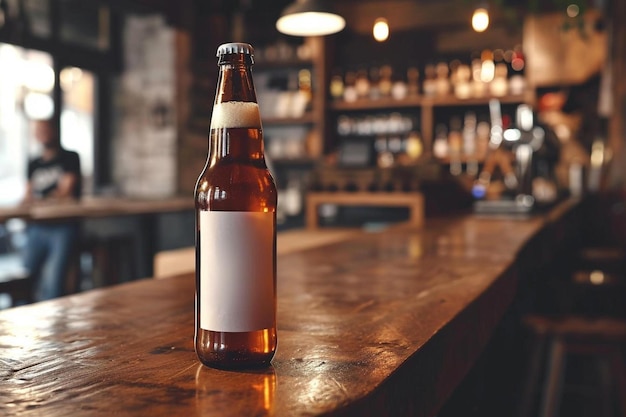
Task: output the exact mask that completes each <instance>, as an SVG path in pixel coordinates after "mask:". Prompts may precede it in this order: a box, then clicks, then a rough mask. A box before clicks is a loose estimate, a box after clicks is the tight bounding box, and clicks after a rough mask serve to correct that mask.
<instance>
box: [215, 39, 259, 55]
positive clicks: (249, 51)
mask: <svg viewBox="0 0 626 417" xmlns="http://www.w3.org/2000/svg"><path fill="white" fill-rule="evenodd" d="M226 54H246V55H250V56H254V48H253V47H252V45H250V44H248V43H240V42H231V43H225V44H222V45H220V46H219V47H218V48H217V55H216V56H218V57H219V56H222V55H226Z"/></svg>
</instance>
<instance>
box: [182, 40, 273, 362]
mask: <svg viewBox="0 0 626 417" xmlns="http://www.w3.org/2000/svg"><path fill="white" fill-rule="evenodd" d="M253 52H254V50H253V48H252V46H250V45H248V44H245V43H227V44H224V45H221V46H220V47H219V48H218V50H217V58H218V66H219V76H218V84H217V92H216V95H215V102H214V106H213V114H212V117H211V128H210V133H209V153H208V158H207V162H206V165H205V167H204V169H203V171H202V173H201V174H200V177H199V178H198V182H197V184H196V189H195V192H194V198H195V207H196V332H195V348H196V353H197V355H198V358H199V359H200V361H201V362H202V363H204V364H205V365H207V366H211V367H216V368H251V367H260V366H267V365H269V363H270V361H271V360H272V357H273V356H274V352H275V350H276V341H277V338H276V202H277V192H276V186H275V184H274V180H273V179H272V176H271V175H270V173H269V171H268V169H267V166H266V164H265V159H264V155H263V131H262V128H261V117H260V113H259V107H258V104H257V99H256V92H255V90H254V84H253V81H252V71H251V67H252V64H253Z"/></svg>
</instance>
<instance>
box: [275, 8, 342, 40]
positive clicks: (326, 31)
mask: <svg viewBox="0 0 626 417" xmlns="http://www.w3.org/2000/svg"><path fill="white" fill-rule="evenodd" d="M345 26H346V21H345V19H344V18H343V17H341V16H339V15H336V14H333V13H320V12H305V13H295V14H289V15H285V16H282V17H280V18H279V19H278V20H277V21H276V29H278V31H279V32H281V33H284V34H287V35H292V36H324V35H330V34H331V33H336V32H339V31H341V30H342V29H343V28H344V27H345Z"/></svg>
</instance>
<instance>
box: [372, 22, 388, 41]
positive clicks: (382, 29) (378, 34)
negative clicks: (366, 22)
mask: <svg viewBox="0 0 626 417" xmlns="http://www.w3.org/2000/svg"><path fill="white" fill-rule="evenodd" d="M372 33H373V35H374V39H376V40H377V41H378V42H384V41H386V40H387V38H389V23H388V22H387V19H385V18H383V17H379V18H378V19H376V21H375V22H374V27H373V28H372Z"/></svg>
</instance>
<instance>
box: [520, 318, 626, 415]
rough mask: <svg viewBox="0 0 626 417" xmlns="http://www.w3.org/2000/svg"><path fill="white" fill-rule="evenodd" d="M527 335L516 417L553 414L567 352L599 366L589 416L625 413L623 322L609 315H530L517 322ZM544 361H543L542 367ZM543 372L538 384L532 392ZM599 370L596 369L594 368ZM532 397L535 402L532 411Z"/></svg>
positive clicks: (625, 335) (625, 340) (556, 410)
mask: <svg viewBox="0 0 626 417" xmlns="http://www.w3.org/2000/svg"><path fill="white" fill-rule="evenodd" d="M523 323H524V325H525V326H526V328H527V329H528V330H529V331H530V333H531V338H532V345H531V348H532V351H531V356H530V366H529V372H528V374H527V380H526V384H525V387H524V392H523V395H522V404H521V406H520V409H519V416H520V417H530V416H533V417H535V416H539V417H557V416H559V415H560V414H559V408H560V406H561V400H562V394H563V387H564V382H565V381H564V377H565V371H566V369H567V362H568V359H569V358H571V357H572V355H580V356H581V358H582V357H585V358H587V359H592V358H595V359H596V360H598V361H600V363H602V364H603V370H604V373H602V372H600V373H601V388H602V391H601V392H600V394H601V396H602V401H601V410H600V411H601V413H597V414H596V413H594V415H595V416H599V417H604V416H611V417H613V416H618V415H619V416H626V369H625V367H624V358H623V352H622V351H623V349H624V347H625V346H626V321H624V320H620V319H615V318H597V319H593V318H586V317H580V316H565V317H547V316H538V315H531V316H527V317H525V318H524V320H523ZM544 363H545V365H544ZM542 365H543V367H544V368H545V371H544V372H543V388H542V390H541V391H540V392H539V395H537V391H538V388H539V386H540V384H541V379H542V377H541V374H542V372H541V369H542ZM600 370H601V371H602V369H600ZM537 398H539V406H538V411H537V412H535V410H537V401H536V400H537Z"/></svg>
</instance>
